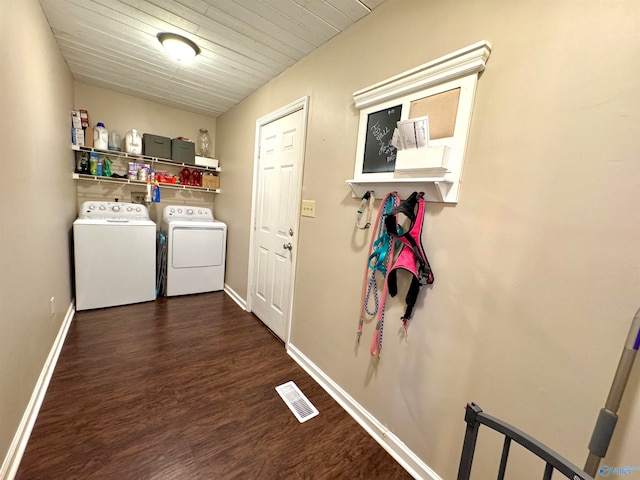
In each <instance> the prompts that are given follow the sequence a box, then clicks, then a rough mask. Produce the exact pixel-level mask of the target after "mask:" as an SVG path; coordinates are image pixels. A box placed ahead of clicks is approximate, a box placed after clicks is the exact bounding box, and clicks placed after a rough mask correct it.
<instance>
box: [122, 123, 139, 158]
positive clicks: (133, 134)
mask: <svg viewBox="0 0 640 480" xmlns="http://www.w3.org/2000/svg"><path fill="white" fill-rule="evenodd" d="M124 149H125V150H126V151H127V153H137V154H142V137H141V136H140V135H139V134H138V131H137V130H136V129H135V128H134V129H132V130H131V131H130V132H128V133H127V136H126V137H125V139H124Z"/></svg>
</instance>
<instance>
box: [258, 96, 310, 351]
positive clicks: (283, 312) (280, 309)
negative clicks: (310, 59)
mask: <svg viewBox="0 0 640 480" xmlns="http://www.w3.org/2000/svg"><path fill="white" fill-rule="evenodd" d="M307 107H308V97H303V98H301V99H299V100H297V101H295V102H292V103H290V104H289V105H286V106H285V107H282V108H281V109H279V110H277V111H275V112H272V113H270V114H269V115H267V116H265V117H262V118H260V119H258V120H257V121H256V140H255V141H256V149H255V159H254V175H253V179H254V183H253V200H252V212H251V238H250V258H249V281H248V284H249V295H248V299H247V310H249V311H251V312H253V313H254V314H255V315H256V316H257V317H258V318H259V319H260V320H261V321H262V322H263V323H264V324H265V325H266V326H267V327H268V328H269V329H270V330H271V331H272V332H273V333H274V334H276V335H277V336H278V337H279V338H280V339H281V340H282V341H283V342H285V344H286V343H288V341H289V336H290V332H291V313H292V305H293V288H294V284H295V283H294V277H295V264H296V258H297V246H298V227H299V224H300V221H299V219H300V200H301V195H302V191H301V188H302V170H303V168H302V167H303V163H304V151H305V136H306V124H307Z"/></svg>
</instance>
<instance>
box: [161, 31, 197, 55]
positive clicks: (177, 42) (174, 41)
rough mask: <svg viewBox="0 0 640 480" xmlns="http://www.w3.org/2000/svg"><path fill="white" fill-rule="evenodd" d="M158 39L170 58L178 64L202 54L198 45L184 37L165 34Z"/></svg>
mask: <svg viewBox="0 0 640 480" xmlns="http://www.w3.org/2000/svg"><path fill="white" fill-rule="evenodd" d="M157 37H158V40H159V41H160V43H161V44H162V46H163V47H164V49H165V50H166V52H167V53H168V54H169V56H170V57H171V58H173V59H175V60H177V61H178V62H188V61H190V60H191V59H193V57H195V56H196V55H198V54H199V53H200V48H199V47H198V45H196V44H195V43H194V42H192V41H191V40H189V39H188V38H185V37H183V36H182V35H177V34H175V33H165V32H163V33H159V34H158V35H157Z"/></svg>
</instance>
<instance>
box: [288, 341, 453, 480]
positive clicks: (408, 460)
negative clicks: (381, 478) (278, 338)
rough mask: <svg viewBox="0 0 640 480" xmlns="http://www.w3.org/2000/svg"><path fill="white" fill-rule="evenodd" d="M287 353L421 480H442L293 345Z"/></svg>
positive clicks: (401, 463) (408, 470) (407, 469)
mask: <svg viewBox="0 0 640 480" xmlns="http://www.w3.org/2000/svg"><path fill="white" fill-rule="evenodd" d="M287 353H288V354H289V355H290V356H291V357H292V358H293V359H294V360H295V361H296V362H297V363H298V364H299V365H300V366H301V367H302V368H303V369H304V370H305V371H306V372H307V373H308V374H309V375H311V377H312V378H313V379H314V380H315V381H316V382H317V383H318V384H319V385H320V386H321V387H322V388H324V389H325V390H326V392H327V393H328V394H329V395H331V396H332V397H333V399H334V400H335V401H336V402H338V404H339V405H340V406H341V407H342V408H344V409H345V410H346V411H347V413H348V414H349V415H351V416H352V417H353V418H354V419H355V421H356V422H358V423H359V424H360V425H361V426H362V428H364V429H365V430H366V431H367V433H369V435H371V436H372V437H373V438H374V439H375V440H376V441H377V442H378V443H379V444H380V445H381V446H382V448H384V449H385V450H386V451H387V452H388V453H389V455H391V456H392V457H393V458H394V459H395V460H396V461H397V462H398V463H399V464H400V465H402V467H403V468H404V469H405V470H406V471H407V472H408V473H409V474H410V475H411V476H413V477H414V478H415V479H417V480H442V478H440V476H438V474H437V473H435V472H434V471H433V470H432V469H431V468H429V466H428V465H427V464H425V463H424V462H423V461H422V460H420V458H418V456H417V455H416V454H415V453H413V452H412V451H411V450H409V448H408V447H407V446H406V445H405V444H404V443H402V441H401V440H400V439H399V438H398V437H396V436H395V435H394V434H393V433H391V432H390V431H389V430H388V429H387V428H385V427H384V425H382V424H381V423H380V422H379V421H378V420H377V419H376V418H375V417H374V416H373V415H371V414H370V413H369V412H368V411H367V410H365V409H364V408H363V407H362V405H360V404H359V403H358V402H356V401H355V400H354V399H353V398H352V397H351V396H350V395H349V394H348V393H347V392H345V391H344V390H343V389H342V388H341V387H340V386H339V385H338V384H337V383H335V382H334V381H333V380H331V378H329V376H327V374H326V373H324V372H323V371H322V370H320V369H319V368H318V366H317V365H315V364H314V363H313V362H312V361H311V360H309V359H308V358H307V357H306V356H305V355H304V354H303V353H302V352H301V351H300V350H298V349H297V348H296V347H295V346H294V345H292V344H291V343H289V344H287Z"/></svg>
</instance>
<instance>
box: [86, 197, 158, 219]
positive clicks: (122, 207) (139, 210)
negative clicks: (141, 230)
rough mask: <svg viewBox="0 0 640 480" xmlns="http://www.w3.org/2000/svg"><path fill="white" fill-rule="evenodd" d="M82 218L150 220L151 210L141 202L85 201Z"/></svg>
mask: <svg viewBox="0 0 640 480" xmlns="http://www.w3.org/2000/svg"><path fill="white" fill-rule="evenodd" d="M80 218H85V219H94V220H120V221H126V220H149V210H148V209H147V207H145V206H144V205H140V204H139V203H123V202H92V201H89V202H84V203H83V204H82V211H81V212H80Z"/></svg>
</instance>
